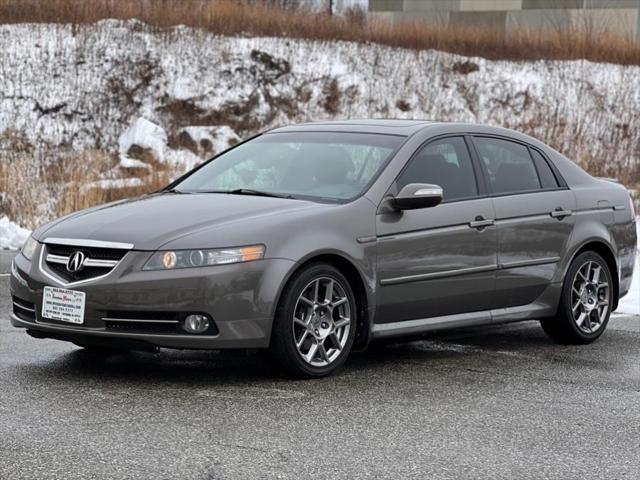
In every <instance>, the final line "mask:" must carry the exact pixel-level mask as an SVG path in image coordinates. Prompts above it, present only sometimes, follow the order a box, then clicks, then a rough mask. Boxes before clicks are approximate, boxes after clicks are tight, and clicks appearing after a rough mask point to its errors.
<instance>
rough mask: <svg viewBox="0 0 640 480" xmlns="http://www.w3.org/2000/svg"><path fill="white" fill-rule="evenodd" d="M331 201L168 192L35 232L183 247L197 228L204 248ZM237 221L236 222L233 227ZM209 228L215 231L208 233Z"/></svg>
mask: <svg viewBox="0 0 640 480" xmlns="http://www.w3.org/2000/svg"><path fill="white" fill-rule="evenodd" d="M329 206H330V205H326V204H319V203H315V202H309V201H305V200H293V199H283V198H271V197H260V196H249V195H230V194H174V193H163V194H154V195H148V196H145V197H141V198H138V199H134V200H127V201H123V202H116V203H112V204H107V205H103V206H100V207H94V208H91V209H88V210H83V211H80V212H77V213H75V214H72V215H70V216H68V217H65V218H62V219H60V220H58V221H56V222H53V223H52V224H50V225H47V226H45V227H44V228H42V229H40V230H38V231H37V232H36V238H37V239H38V240H40V241H43V240H45V239H46V238H52V237H55V238H68V239H89V240H101V241H107V242H122V243H131V244H133V245H134V249H135V250H156V249H159V248H161V247H163V246H164V245H166V244H168V243H171V248H181V246H180V243H181V239H188V238H189V237H190V236H191V235H193V234H196V233H198V234H200V235H198V238H202V237H203V236H204V237H205V238H209V240H207V245H199V248H209V247H223V246H232V245H230V244H228V242H229V241H231V239H233V242H240V243H251V242H254V241H256V240H257V237H255V236H254V235H250V234H251V233H252V232H255V231H256V230H258V229H260V228H262V227H265V226H266V225H268V224H269V219H270V218H273V217H274V216H277V218H278V219H279V220H280V219H281V218H282V216H288V215H293V214H295V213H296V212H298V213H300V212H305V211H308V210H310V209H318V208H327V207H329ZM272 223H276V222H272ZM232 225H233V226H234V228H229V227H231V226H232ZM209 230H210V231H211V236H209V235H206V233H207V232H208V231H209ZM230 231H235V233H234V234H230V233H229V232H230ZM238 231H240V232H246V235H245V236H246V237H247V238H246V239H245V240H242V237H240V238H239V237H238V233H239V232H238ZM203 233H205V235H202V234H203ZM249 237H251V238H249ZM227 238H228V239H229V240H228V241H227V240H226V239H227ZM191 243H192V242H189V241H185V245H187V244H189V246H187V247H185V248H189V247H190V246H192V245H191ZM256 243H259V242H256ZM234 244H237V243H234Z"/></svg>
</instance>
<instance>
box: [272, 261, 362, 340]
mask: <svg viewBox="0 0 640 480" xmlns="http://www.w3.org/2000/svg"><path fill="white" fill-rule="evenodd" d="M319 262H322V263H326V264H328V265H331V266H333V267H335V268H336V269H338V271H340V273H342V274H343V275H344V276H345V277H346V278H347V280H348V281H349V285H350V286H351V288H352V289H353V294H354V296H355V297H356V303H357V311H358V313H357V322H356V338H355V340H354V344H353V348H354V349H362V348H364V347H366V345H367V344H368V343H369V339H370V334H371V320H372V318H373V314H372V312H371V309H372V308H373V296H372V293H371V291H370V289H368V288H367V281H366V275H365V274H364V273H363V272H362V271H361V270H360V269H359V268H358V267H357V266H356V264H355V262H354V261H353V260H351V259H349V258H347V257H346V256H344V255H342V254H340V253H337V252H335V251H325V252H316V253H314V254H310V255H308V256H306V257H305V258H303V259H302V260H300V261H299V262H296V264H295V265H294V267H293V268H291V269H290V271H289V272H288V273H287V275H286V277H285V278H284V280H283V282H282V285H281V286H280V289H279V291H278V296H277V300H276V302H275V308H276V309H277V308H278V307H279V305H280V302H281V301H282V295H283V293H284V290H285V288H286V286H287V285H288V284H289V282H290V281H291V277H293V275H294V274H295V273H296V272H298V271H300V270H302V269H303V268H306V267H307V266H308V265H310V264H312V263H319ZM274 315H275V311H274Z"/></svg>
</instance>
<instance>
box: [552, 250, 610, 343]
mask: <svg viewBox="0 0 640 480" xmlns="http://www.w3.org/2000/svg"><path fill="white" fill-rule="evenodd" d="M612 295H613V282H612V277H611V272H610V270H609V267H608V266H607V263H606V262H605V261H604V259H603V258H602V257H601V256H600V255H598V254H597V253H595V252H584V253H581V254H580V255H578V256H577V257H576V258H575V259H574V260H573V262H572V263H571V266H570V267H569V270H568V271H567V275H566V277H565V280H564V285H563V287H562V296H561V299H560V305H559V307H558V313H557V314H556V316H555V317H553V318H548V319H544V320H542V321H541V324H542V328H543V329H544V331H545V332H546V333H547V335H549V336H550V337H551V338H552V339H553V340H555V341H557V342H559V343H568V344H585V343H591V342H593V341H594V340H596V339H597V338H598V337H600V335H602V334H603V333H604V330H605V329H606V327H607V324H608V322H609V316H610V315H611V304H612Z"/></svg>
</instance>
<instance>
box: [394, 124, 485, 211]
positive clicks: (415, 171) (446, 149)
mask: <svg viewBox="0 0 640 480" xmlns="http://www.w3.org/2000/svg"><path fill="white" fill-rule="evenodd" d="M409 183H430V184H433V185H438V186H440V187H442V192H443V200H444V201H450V200H460V199H462V198H470V197H476V196H477V195H478V186H477V184H476V177H475V173H474V171H473V165H472V163H471V157H470V156H469V151H468V150H467V145H466V144H465V142H464V139H463V138H462V137H451V138H445V139H442V140H437V141H435V142H432V143H429V144H428V145H426V146H425V147H423V148H422V149H421V150H419V151H418V153H417V154H416V156H414V157H413V158H412V159H411V160H410V161H409V164H408V165H407V167H406V168H405V169H404V171H403V172H402V173H401V174H400V177H399V178H398V190H400V189H401V188H402V187H404V186H405V185H407V184H409Z"/></svg>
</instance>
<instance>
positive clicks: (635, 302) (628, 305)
mask: <svg viewBox="0 0 640 480" xmlns="http://www.w3.org/2000/svg"><path fill="white" fill-rule="evenodd" d="M636 231H637V232H638V252H637V253H636V265H635V267H634V269H633V280H632V281H631V287H630V288H629V293H627V294H626V295H625V296H624V297H622V298H621V299H620V303H619V304H618V309H617V310H616V312H618V313H631V314H634V315H640V217H638V220H637V223H636Z"/></svg>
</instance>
